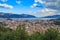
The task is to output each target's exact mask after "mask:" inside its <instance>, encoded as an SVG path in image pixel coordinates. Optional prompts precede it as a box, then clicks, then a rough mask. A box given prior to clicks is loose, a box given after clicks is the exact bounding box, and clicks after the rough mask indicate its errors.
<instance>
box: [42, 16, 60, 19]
mask: <svg viewBox="0 0 60 40" xmlns="http://www.w3.org/2000/svg"><path fill="white" fill-rule="evenodd" d="M42 18H57V19H58V18H60V15H52V16H45V17H42Z"/></svg>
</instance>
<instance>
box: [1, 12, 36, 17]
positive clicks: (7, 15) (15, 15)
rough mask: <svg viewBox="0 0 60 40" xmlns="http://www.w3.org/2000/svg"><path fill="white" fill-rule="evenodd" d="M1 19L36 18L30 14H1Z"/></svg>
mask: <svg viewBox="0 0 60 40" xmlns="http://www.w3.org/2000/svg"><path fill="white" fill-rule="evenodd" d="M0 18H36V17H35V16H33V15H28V14H12V13H3V12H0Z"/></svg>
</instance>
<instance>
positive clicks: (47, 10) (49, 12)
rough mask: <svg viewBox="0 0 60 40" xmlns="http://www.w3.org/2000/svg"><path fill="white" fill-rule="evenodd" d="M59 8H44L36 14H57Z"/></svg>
mask: <svg viewBox="0 0 60 40" xmlns="http://www.w3.org/2000/svg"><path fill="white" fill-rule="evenodd" d="M56 13H57V10H52V9H47V8H45V9H42V10H38V11H36V12H35V13H34V15H35V16H37V17H43V16H51V15H56Z"/></svg>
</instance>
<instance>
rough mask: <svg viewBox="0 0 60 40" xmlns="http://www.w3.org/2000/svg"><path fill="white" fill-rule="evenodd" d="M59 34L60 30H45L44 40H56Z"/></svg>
mask: <svg viewBox="0 0 60 40" xmlns="http://www.w3.org/2000/svg"><path fill="white" fill-rule="evenodd" d="M58 34H59V33H58V30H56V29H52V28H50V29H48V30H47V31H46V32H45V35H44V38H43V40H56V39H57V37H58Z"/></svg>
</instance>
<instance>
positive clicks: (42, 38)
mask: <svg viewBox="0 0 60 40" xmlns="http://www.w3.org/2000/svg"><path fill="white" fill-rule="evenodd" d="M0 40H60V33H59V31H58V30H57V29H53V28H50V29H48V30H46V31H45V34H41V33H40V32H35V33H33V34H32V35H28V33H27V32H26V31H25V25H19V26H18V27H17V29H16V30H11V29H9V28H5V27H2V26H0Z"/></svg>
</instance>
